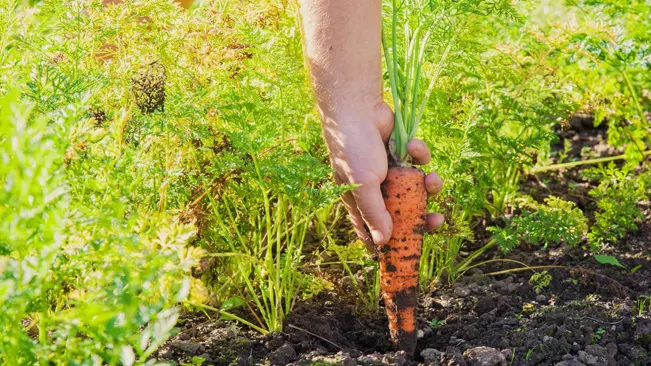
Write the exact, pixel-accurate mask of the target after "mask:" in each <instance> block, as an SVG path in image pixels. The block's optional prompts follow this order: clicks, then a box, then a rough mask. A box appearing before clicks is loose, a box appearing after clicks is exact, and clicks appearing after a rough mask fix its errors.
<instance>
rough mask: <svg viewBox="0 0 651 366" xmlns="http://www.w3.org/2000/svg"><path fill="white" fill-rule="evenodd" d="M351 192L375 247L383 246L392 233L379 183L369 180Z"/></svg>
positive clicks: (389, 218) (391, 224)
mask: <svg viewBox="0 0 651 366" xmlns="http://www.w3.org/2000/svg"><path fill="white" fill-rule="evenodd" d="M359 184H360V186H359V187H358V188H356V189H355V190H353V196H354V197H355V202H356V203H357V208H358V209H359V212H360V214H361V215H362V219H364V222H365V223H366V225H367V226H368V228H369V230H370V232H371V236H372V237H373V242H374V243H375V245H376V246H377V245H384V244H386V243H388V242H389V239H390V238H391V232H392V231H393V222H392V221H391V216H390V215H389V212H387V209H386V207H385V205H384V198H382V190H381V189H380V182H379V181H378V180H377V179H370V180H368V181H366V182H365V183H359Z"/></svg>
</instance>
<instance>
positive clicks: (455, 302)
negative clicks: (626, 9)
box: [154, 119, 651, 366]
mask: <svg viewBox="0 0 651 366" xmlns="http://www.w3.org/2000/svg"><path fill="white" fill-rule="evenodd" d="M590 126H591V124H589V123H586V122H585V121H582V120H576V119H575V120H574V121H573V123H572V124H571V129H570V130H568V131H562V132H559V135H560V136H561V137H562V138H566V139H569V140H570V141H572V145H571V146H572V149H571V150H570V151H569V154H568V156H569V157H570V158H572V157H574V158H578V156H579V154H585V153H586V151H590V153H589V154H591V155H592V156H594V157H596V156H601V155H613V154H616V153H617V152H616V151H610V150H608V149H607V148H606V147H605V146H607V145H605V143H604V141H605V137H604V134H605V130H604V129H594V128H591V127H590ZM554 149H555V150H556V151H563V144H562V143H560V144H558V145H556V146H554ZM584 158H585V157H584ZM543 182H544V183H543ZM593 184H594V183H592V182H589V181H587V180H584V179H583V178H582V177H581V175H580V174H579V171H578V170H569V171H559V172H553V173H546V174H544V175H540V176H537V177H535V178H534V177H530V178H528V179H527V180H525V182H524V184H523V186H522V191H523V193H527V194H530V195H532V196H533V197H535V198H536V199H539V200H541V199H542V198H544V197H546V196H548V195H552V194H553V195H556V196H560V197H561V198H563V199H566V200H570V201H573V202H576V203H577V205H578V206H579V207H580V208H581V209H582V210H584V212H585V214H586V215H587V216H588V217H592V215H593V212H594V209H595V204H594V201H592V200H591V199H590V198H589V196H588V194H587V192H588V191H589V190H590V189H591V188H593V187H594V185H593ZM568 187H573V188H572V189H569V188H568ZM642 208H643V209H644V211H645V214H646V217H647V220H646V221H645V222H642V223H641V224H640V225H639V229H638V230H637V231H634V232H631V233H629V234H628V235H627V237H626V238H624V239H623V240H621V241H620V242H619V243H617V244H616V245H614V246H613V247H612V248H608V249H607V251H606V253H604V254H608V255H612V256H615V257H616V258H618V260H619V261H620V263H621V264H623V265H624V267H625V268H619V267H615V266H609V265H604V264H600V263H598V262H597V261H596V260H595V259H594V257H593V256H592V255H591V254H590V253H589V252H588V251H586V250H585V249H583V248H581V247H575V248H569V247H550V248H547V249H542V248H540V247H532V246H526V245H523V246H520V247H518V248H516V249H514V250H513V251H511V252H510V253H509V255H508V258H509V259H513V260H517V261H520V262H523V263H525V264H527V265H529V266H563V268H553V269H548V273H549V274H550V275H551V280H550V282H549V284H548V285H547V286H544V287H542V288H538V289H536V288H535V284H532V283H530V279H531V275H532V272H531V271H517V272H507V273H504V274H495V272H499V271H503V270H506V269H513V268H516V267H518V266H514V265H513V264H509V263H504V262H492V263H489V264H486V265H483V266H480V267H478V268H475V269H472V270H470V271H468V272H467V273H466V274H465V276H464V277H462V278H461V279H460V280H458V281H457V282H456V283H454V284H438V285H437V286H436V287H435V288H433V289H432V290H431V291H426V292H424V293H422V294H421V296H420V300H419V318H418V324H419V326H418V329H419V331H418V333H419V339H418V348H417V350H416V355H415V357H414V359H409V358H408V357H406V355H405V354H404V353H402V352H392V350H391V345H390V343H389V341H388V338H389V334H388V326H387V319H386V316H385V315H384V313H383V311H382V310H381V309H382V308H383V306H382V304H381V303H380V304H379V309H380V310H379V311H378V312H377V313H376V314H375V315H373V316H370V315H360V314H359V312H358V311H356V309H355V306H354V304H353V302H352V301H350V299H346V298H345V297H342V296H340V294H337V293H330V292H323V293H321V294H319V295H317V296H316V297H315V298H313V299H312V300H311V301H309V302H305V303H300V304H299V305H298V306H296V308H295V309H294V311H293V312H292V313H290V314H289V315H288V317H287V319H286V322H285V332H283V333H275V334H272V335H269V336H261V335H259V334H258V333H256V332H253V331H250V330H247V329H244V328H241V327H238V326H237V325H235V324H233V323H232V322H225V321H220V320H218V318H219V317H218V315H214V316H213V315H212V314H206V313H186V314H183V316H182V317H181V319H180V321H179V324H178V325H177V328H178V333H177V334H176V335H175V336H173V337H172V338H171V339H170V340H168V341H167V342H166V343H165V344H164V345H163V346H162V347H161V348H160V349H159V350H158V351H157V353H156V354H155V355H154V358H156V359H159V360H167V361H173V362H177V363H179V364H182V363H187V364H197V363H198V362H199V361H200V359H199V358H197V357H200V358H201V359H203V360H204V361H203V364H204V365H346V366H348V365H469V366H474V365H482V366H493V365H559V366H581V365H622V366H623V365H651V263H649V260H650V254H649V250H648V248H649V243H650V241H651V223H650V222H649V220H648V218H649V216H650V210H649V207H648V202H647V206H642ZM478 230H479V232H478V235H477V237H478V238H482V237H485V235H486V234H485V233H483V232H482V231H483V229H482V228H479V229H478ZM473 245H474V246H476V247H479V246H481V243H480V242H478V243H474V244H471V245H470V248H469V249H468V250H472V249H473ZM503 257H504V255H503V254H501V253H500V252H498V251H497V250H495V251H492V252H491V251H489V252H488V253H485V254H484V256H483V258H482V259H483V260H487V259H493V258H503ZM634 269H635V270H634ZM536 290H537V291H536ZM208 315H210V317H209V316H208ZM193 358H194V360H193Z"/></svg>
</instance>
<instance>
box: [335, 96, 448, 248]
mask: <svg viewBox="0 0 651 366" xmlns="http://www.w3.org/2000/svg"><path fill="white" fill-rule="evenodd" d="M323 117H324V118H323V119H324V123H323V130H324V136H325V139H326V142H327V145H328V150H329V152H330V163H331V165H332V167H333V169H334V170H335V180H336V181H337V183H338V184H354V185H359V187H358V188H356V189H354V190H353V191H350V192H346V193H345V194H344V196H343V200H344V204H345V205H346V209H347V210H348V213H349V214H350V217H351V220H352V222H353V226H354V228H355V232H356V233H357V236H358V237H359V238H360V240H362V241H364V242H365V243H366V245H367V247H368V248H369V250H370V251H371V252H375V247H376V246H378V245H384V244H386V243H387V242H388V241H389V239H390V238H391V232H392V231H393V223H392V221H391V216H390V215H389V212H387V210H386V208H385V205H384V199H383V197H382V192H381V190H380V184H381V183H382V182H383V181H384V179H385V178H386V176H387V171H388V160H387V159H388V158H387V153H386V144H387V142H388V140H389V138H390V136H391V132H392V131H393V118H394V116H393V111H391V108H390V107H389V106H388V105H387V104H386V103H385V102H381V103H379V104H376V105H375V106H372V107H369V108H363V109H361V110H358V111H354V112H348V113H346V114H343V115H341V116H337V117H334V116H327V115H324V116H323ZM407 152H408V153H409V155H411V157H412V159H413V163H414V164H416V165H424V164H427V163H429V161H430V160H431V153H430V150H429V148H428V147H427V145H425V143H424V142H423V141H421V140H417V139H414V140H412V141H410V142H409V144H408V145H407ZM425 187H426V189H427V192H428V194H429V195H430V196H431V195H434V194H437V193H439V192H440V190H441V188H442V187H443V181H442V179H441V177H440V176H439V175H438V174H436V173H430V174H427V175H426V176H425ZM443 220H444V218H443V215H441V214H438V213H430V214H428V215H427V220H426V222H427V231H432V230H434V229H436V228H438V227H439V226H440V225H441V224H442V223H443Z"/></svg>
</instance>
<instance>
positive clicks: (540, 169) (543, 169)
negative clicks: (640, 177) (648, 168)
mask: <svg viewBox="0 0 651 366" xmlns="http://www.w3.org/2000/svg"><path fill="white" fill-rule="evenodd" d="M636 146H637V145H636ZM640 154H641V155H642V158H643V159H644V158H646V157H647V156H649V155H651V150H647V151H640ZM624 159H626V154H622V155H617V156H607V157H604V158H596V159H589V160H580V161H574V162H570V163H562V164H554V165H548V166H543V167H533V168H531V170H529V174H535V173H541V172H547V171H550V170H556V169H564V168H574V167H577V166H580V165H588V164H599V163H607V162H610V161H615V160H624ZM643 161H644V160H643Z"/></svg>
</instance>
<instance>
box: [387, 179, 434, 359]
mask: <svg viewBox="0 0 651 366" xmlns="http://www.w3.org/2000/svg"><path fill="white" fill-rule="evenodd" d="M382 195H383V196H384V203H385V205H386V209H387V211H389V214H390V215H391V219H392V220H393V233H392V235H391V239H390V240H389V243H388V244H385V245H383V246H381V247H380V248H378V253H379V261H380V283H381V287H382V291H383V293H384V304H385V307H386V312H387V316H388V318H389V331H390V334H391V339H392V341H393V342H394V345H395V347H396V348H397V349H399V350H403V351H405V352H406V353H407V354H408V355H413V353H414V351H415V349H416V341H417V330H416V314H417V310H418V274H419V265H420V256H421V250H422V246H423V234H424V232H425V225H426V223H425V220H426V214H427V191H426V189H425V173H424V172H423V171H422V170H420V169H418V168H414V167H390V168H389V172H388V174H387V178H386V180H385V181H384V183H382Z"/></svg>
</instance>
